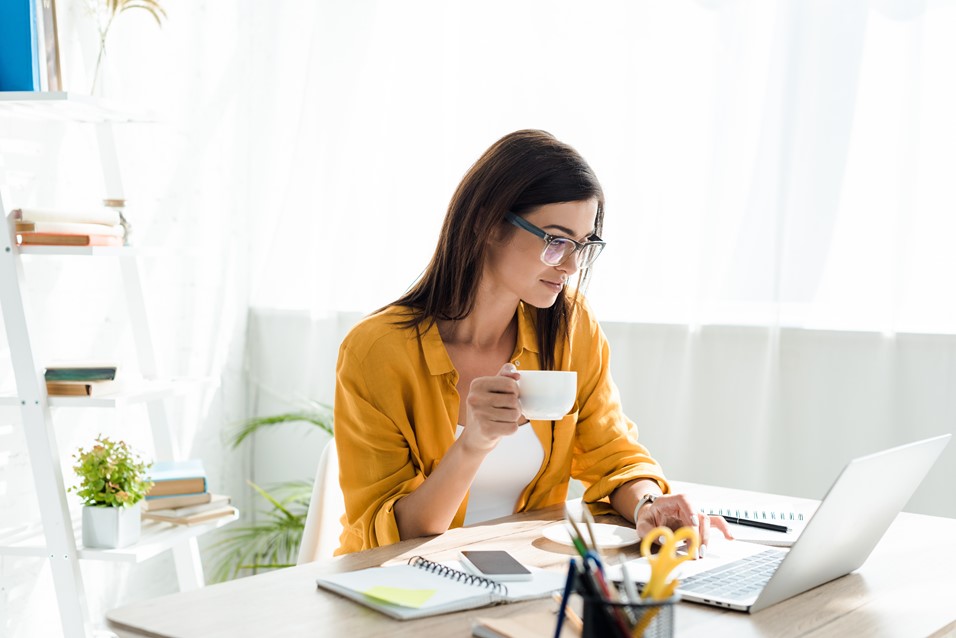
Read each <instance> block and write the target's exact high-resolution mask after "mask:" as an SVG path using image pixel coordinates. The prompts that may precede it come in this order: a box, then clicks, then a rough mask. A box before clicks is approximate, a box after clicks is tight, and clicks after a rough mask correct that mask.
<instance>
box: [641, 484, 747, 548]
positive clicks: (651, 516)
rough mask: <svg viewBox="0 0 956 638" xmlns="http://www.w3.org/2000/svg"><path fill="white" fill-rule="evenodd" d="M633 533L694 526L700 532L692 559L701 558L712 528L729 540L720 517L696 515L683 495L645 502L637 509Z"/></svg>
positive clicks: (726, 528) (642, 534)
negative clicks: (659, 528) (698, 547)
mask: <svg viewBox="0 0 956 638" xmlns="http://www.w3.org/2000/svg"><path fill="white" fill-rule="evenodd" d="M635 526H636V528H637V535H638V537H640V538H644V536H645V535H646V534H648V533H649V532H650V531H651V530H652V529H654V528H655V527H669V528H670V529H673V530H677V529H680V528H681V527H687V526H691V527H695V528H697V532H698V534H700V550H699V555H698V556H695V557H694V558H703V557H704V555H705V553H706V550H707V543H708V542H709V541H710V532H711V528H712V527H716V528H717V529H718V530H720V531H721V532H722V533H723V535H724V537H725V538H727V539H731V540H733V538H734V536H733V534H731V533H730V528H729V527H728V526H727V521H725V520H724V519H723V518H722V517H720V516H708V515H706V514H698V512H697V509H696V508H695V507H694V506H693V504H692V503H691V501H690V499H689V498H688V496H687V495H686V494H667V495H665V496H658V497H657V498H656V499H655V500H654V502H652V503H648V504H647V505H645V506H644V507H642V508H641V509H640V510H638V512H637V521H636V525H635Z"/></svg>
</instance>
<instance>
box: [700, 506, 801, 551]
mask: <svg viewBox="0 0 956 638" xmlns="http://www.w3.org/2000/svg"><path fill="white" fill-rule="evenodd" d="M700 511H701V512H704V513H705V514H711V515H715V516H733V517H735V518H744V519H747V520H751V521H760V522H762V523H772V524H775V525H784V526H786V527H787V529H788V530H789V531H788V532H775V531H771V530H767V529H760V528H757V527H750V526H747V525H737V524H735V523H728V525H729V527H730V531H731V533H732V534H733V535H734V538H735V539H737V540H739V541H747V542H749V543H760V544H761V545H772V546H775V547H790V546H791V545H793V543H794V541H796V540H797V539H798V538H799V537H800V533H801V532H802V531H803V528H804V527H806V526H807V521H809V520H810V517H811V516H813V512H814V511H816V506H815V505H808V506H802V507H796V506H794V505H793V504H792V503H771V504H762V505H760V504H755V503H705V504H704V505H703V507H701V508H700Z"/></svg>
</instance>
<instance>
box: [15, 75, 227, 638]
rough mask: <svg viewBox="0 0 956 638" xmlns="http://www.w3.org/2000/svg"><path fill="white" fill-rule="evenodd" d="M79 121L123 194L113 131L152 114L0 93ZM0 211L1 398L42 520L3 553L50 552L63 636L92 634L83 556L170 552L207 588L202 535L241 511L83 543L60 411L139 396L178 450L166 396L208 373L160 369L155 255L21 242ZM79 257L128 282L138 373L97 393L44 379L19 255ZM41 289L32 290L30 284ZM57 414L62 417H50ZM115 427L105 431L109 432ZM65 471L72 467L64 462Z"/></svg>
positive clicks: (87, 100)
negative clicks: (133, 536) (148, 271)
mask: <svg viewBox="0 0 956 638" xmlns="http://www.w3.org/2000/svg"><path fill="white" fill-rule="evenodd" d="M9 118H18V119H27V120H42V121H51V120H57V121H64V122H78V123H81V125H91V126H94V127H95V130H96V137H97V142H98V150H99V160H100V165H101V168H102V171H103V179H104V185H105V190H104V199H107V198H109V199H122V198H123V186H122V181H121V178H120V162H119V158H118V157H117V152H116V145H115V143H114V139H113V129H112V127H113V125H114V124H116V123H126V122H148V121H151V119H152V118H150V116H149V114H148V113H145V112H142V111H136V110H131V109H128V108H123V107H120V106H119V105H116V104H114V103H111V102H109V101H107V100H102V99H99V98H93V97H90V96H86V95H78V94H74V93H66V92H48V93H41V92H37V93H20V92H6V93H4V92H0V119H9ZM0 214H2V218H3V219H4V220H5V221H6V223H7V227H6V230H5V232H4V231H0V301H2V307H3V320H4V321H3V323H4V329H5V331H6V338H7V344H8V346H9V351H10V358H11V362H12V364H13V372H14V378H15V382H16V389H15V390H13V391H7V392H0V406H12V407H19V409H20V414H21V423H22V427H23V437H24V439H25V441H26V446H27V451H28V453H29V457H30V463H29V465H30V468H31V471H32V473H33V483H34V485H35V489H36V495H35V496H36V502H37V505H38V507H39V510H40V522H39V523H37V524H30V525H18V524H11V521H9V520H0V556H3V555H10V556H31V557H38V558H42V559H46V560H48V561H49V568H50V570H51V572H52V576H53V585H54V588H55V591H56V595H57V604H58V607H59V612H60V619H61V624H62V626H63V633H64V636H67V637H69V638H75V637H80V636H84V637H85V636H90V635H92V632H93V630H92V624H91V622H90V617H89V610H88V609H87V607H86V592H85V587H84V583H83V578H82V573H81V570H80V565H79V561H80V560H100V561H112V562H140V561H144V560H147V559H149V558H152V557H154V556H157V555H159V554H161V553H163V552H166V551H172V553H173V558H174V561H175V565H176V573H177V578H178V581H179V587H180V589H181V590H184V591H185V590H190V589H195V588H198V587H202V586H203V584H204V576H203V573H202V562H201V560H200V556H199V546H198V544H197V538H198V537H199V536H201V535H202V534H205V533H207V532H210V531H212V530H214V529H216V528H218V527H222V526H223V525H227V524H229V523H231V522H232V521H234V520H236V518H237V517H238V514H236V515H232V516H228V517H223V518H220V519H216V520H214V521H210V522H207V523H203V524H198V525H194V526H176V525H171V524H168V523H161V522H157V521H143V528H142V536H141V538H140V540H139V541H138V542H137V543H135V544H134V545H132V546H130V547H126V548H121V549H92V548H86V547H84V546H83V544H82V529H81V523H80V520H79V516H78V514H79V511H78V507H77V504H76V503H73V507H71V506H70V505H71V503H70V502H69V501H68V499H67V494H66V486H67V482H66V481H65V479H64V474H63V468H62V467H61V466H60V460H59V459H60V451H59V448H58V445H57V441H56V428H55V427H54V422H55V420H57V419H59V418H61V416H60V409H70V410H73V409H85V408H117V407H121V406H124V405H127V404H131V403H142V404H145V406H146V411H147V413H148V416H149V423H150V430H151V433H152V438H153V443H154V448H155V450H154V451H155V454H156V457H157V458H166V459H172V458H176V450H178V449H180V448H179V446H178V445H177V444H176V441H175V437H174V430H173V429H172V428H171V427H170V423H169V419H168V416H167V409H166V401H167V400H168V399H170V398H172V397H176V396H179V395H182V394H184V393H186V392H191V391H196V390H197V389H203V388H208V387H209V386H210V384H211V383H212V382H211V380H208V379H206V380H203V379H164V378H163V377H162V375H161V374H159V371H158V370H157V361H156V353H155V350H154V346H153V342H152V335H151V332H150V328H149V319H150V317H149V314H148V313H147V311H146V303H145V299H144V291H143V286H142V279H141V276H140V259H141V258H142V257H143V256H147V255H150V256H151V255H154V254H156V252H157V249H155V248H148V249H146V250H145V251H144V250H142V249H139V248H135V247H105V246H93V247H90V246H22V247H21V246H18V245H17V241H16V235H17V233H16V220H15V219H14V218H13V215H12V214H11V211H10V209H9V208H8V207H6V206H5V202H3V201H2V196H0ZM61 257H66V258H70V259H74V258H75V262H76V263H71V264H70V267H71V268H82V267H83V263H82V261H83V259H82V258H83V257H107V258H109V257H112V258H115V262H116V267H117V269H118V270H119V272H120V273H121V275H122V291H120V290H118V291H117V294H123V297H124V299H125V301H126V309H127V311H128V313H129V317H130V326H131V328H132V333H133V341H134V345H135V349H136V359H137V363H138V365H137V366H136V368H138V370H139V374H140V375H141V376H142V379H140V378H138V377H137V378H132V377H131V378H130V379H129V380H128V382H127V380H124V381H123V386H122V388H121V390H119V391H117V392H116V393H114V394H108V395H103V396H93V397H62V396H55V397H50V396H48V395H47V393H46V384H45V383H44V381H43V367H42V364H41V362H40V361H39V359H38V357H37V355H36V352H37V344H39V343H42V341H41V340H42V338H43V335H40V334H33V332H34V330H33V326H32V325H31V324H30V322H29V320H28V318H27V315H26V311H25V307H26V306H28V305H29V304H26V303H25V299H24V295H25V294H26V293H25V291H26V286H25V278H26V276H25V274H24V267H23V261H24V258H28V259H31V260H33V259H47V258H52V259H59V258H61ZM34 294H35V293H34ZM54 415H56V419H54ZM105 434H109V432H105ZM67 469H68V470H69V468H67Z"/></svg>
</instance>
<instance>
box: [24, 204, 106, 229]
mask: <svg viewBox="0 0 956 638" xmlns="http://www.w3.org/2000/svg"><path fill="white" fill-rule="evenodd" d="M13 218H14V219H16V220H19V221H21V222H34V223H35V222H70V223H76V224H100V225H102V226H119V225H120V214H119V211H118V210H116V209H114V208H106V207H104V208H97V209H90V210H81V211H77V210H54V209H49V208H17V209H15V210H14V211H13Z"/></svg>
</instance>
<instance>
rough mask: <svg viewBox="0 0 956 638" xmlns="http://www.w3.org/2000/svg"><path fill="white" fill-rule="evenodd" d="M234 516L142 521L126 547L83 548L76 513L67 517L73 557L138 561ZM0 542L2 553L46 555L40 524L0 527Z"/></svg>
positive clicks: (227, 521) (221, 523)
mask: <svg viewBox="0 0 956 638" xmlns="http://www.w3.org/2000/svg"><path fill="white" fill-rule="evenodd" d="M238 518H239V515H238V513H236V514H231V515H229V516H223V517H221V518H217V519H214V520H211V521H208V522H206V523H199V524H196V525H173V524H172V523H163V522H160V521H150V520H143V523H142V525H143V527H142V531H141V532H140V539H139V541H137V542H136V543H134V544H133V545H130V546H129V547H120V548H118V549H100V548H88V547H84V546H83V541H82V535H81V528H80V525H81V523H80V514H79V513H75V514H73V515H72V516H71V517H70V520H71V522H72V528H73V530H74V534H73V538H74V542H75V543H76V550H77V556H78V557H79V558H80V559H83V560H105V561H113V562H120V563H141V562H143V561H145V560H149V559H150V558H153V557H155V556H158V555H159V554H162V553H163V552H165V551H167V550H170V549H174V548H175V547H176V546H178V545H181V544H182V543H183V542H184V541H188V540H190V539H193V538H196V537H198V536H201V535H202V534H205V533H207V532H210V531H212V530H214V529H217V528H220V527H222V526H224V525H228V524H229V523H231V522H233V521H235V520H236V519H238ZM0 545H3V548H4V552H3V553H4V554H7V555H10V556H33V557H40V558H42V557H44V556H47V555H48V553H49V551H50V550H49V548H48V547H47V544H46V536H45V534H44V532H43V527H42V526H41V525H31V526H24V527H22V528H12V529H8V530H0Z"/></svg>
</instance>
